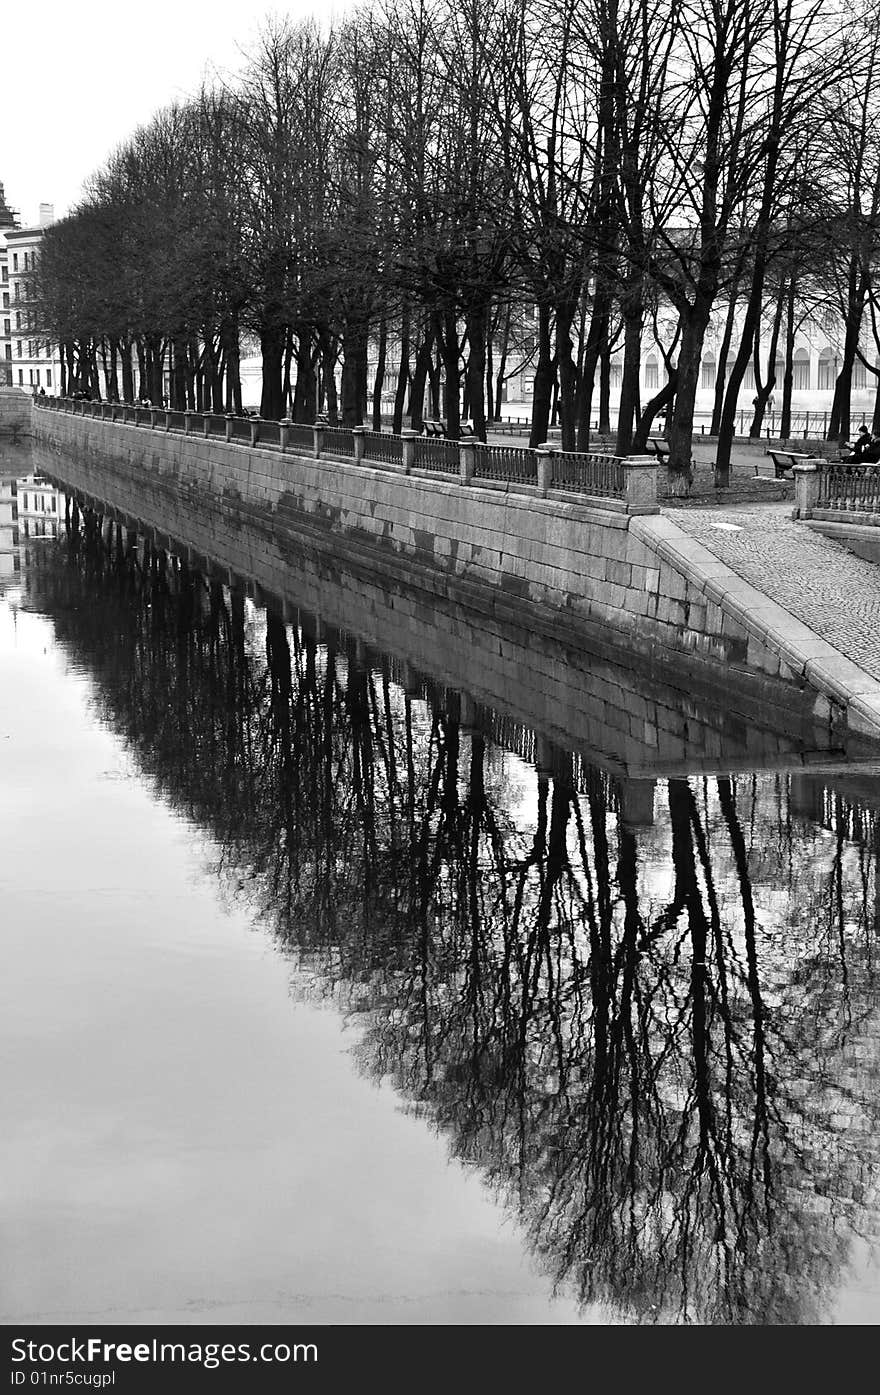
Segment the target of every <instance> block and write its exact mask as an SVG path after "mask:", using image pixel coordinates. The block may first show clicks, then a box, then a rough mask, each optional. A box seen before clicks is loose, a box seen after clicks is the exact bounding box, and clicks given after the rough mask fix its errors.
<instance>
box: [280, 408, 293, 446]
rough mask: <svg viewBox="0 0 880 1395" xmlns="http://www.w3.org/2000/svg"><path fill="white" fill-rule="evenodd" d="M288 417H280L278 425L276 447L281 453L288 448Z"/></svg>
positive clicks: (289, 424)
mask: <svg viewBox="0 0 880 1395" xmlns="http://www.w3.org/2000/svg"><path fill="white" fill-rule="evenodd" d="M290 426H291V421H290V417H282V418H281V420H280V421H279V423H278V447H279V449H280V450H281V451H282V452H283V451H286V450H288V449H289V448H290Z"/></svg>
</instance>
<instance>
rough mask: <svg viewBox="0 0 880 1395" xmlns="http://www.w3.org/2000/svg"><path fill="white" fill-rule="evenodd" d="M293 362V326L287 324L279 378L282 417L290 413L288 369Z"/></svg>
mask: <svg viewBox="0 0 880 1395" xmlns="http://www.w3.org/2000/svg"><path fill="white" fill-rule="evenodd" d="M292 363H293V326H292V325H288V326H287V329H286V331H285V334H284V373H283V376H282V380H281V401H282V403H283V407H282V413H281V415H282V416H283V417H287V416H289V414H290V410H291V402H290V369H291V365H292Z"/></svg>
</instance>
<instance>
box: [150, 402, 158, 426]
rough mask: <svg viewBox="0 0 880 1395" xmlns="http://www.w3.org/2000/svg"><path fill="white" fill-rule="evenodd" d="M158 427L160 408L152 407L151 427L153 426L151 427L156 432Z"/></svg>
mask: <svg viewBox="0 0 880 1395" xmlns="http://www.w3.org/2000/svg"><path fill="white" fill-rule="evenodd" d="M158 425H159V408H158V407H151V408H150V426H151V427H152V428H153V430H154V431H155V430H156V427H157V426H158Z"/></svg>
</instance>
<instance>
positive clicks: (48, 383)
mask: <svg viewBox="0 0 880 1395" xmlns="http://www.w3.org/2000/svg"><path fill="white" fill-rule="evenodd" d="M51 386H52V369H51V368H47V369H46V387H51Z"/></svg>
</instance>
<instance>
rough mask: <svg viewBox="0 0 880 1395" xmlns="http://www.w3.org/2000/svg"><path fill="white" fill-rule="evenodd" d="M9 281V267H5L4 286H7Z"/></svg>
mask: <svg viewBox="0 0 880 1395" xmlns="http://www.w3.org/2000/svg"><path fill="white" fill-rule="evenodd" d="M8 280H9V267H8V266H4V268H3V282H4V284H5V283H6V282H7V281H8Z"/></svg>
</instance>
